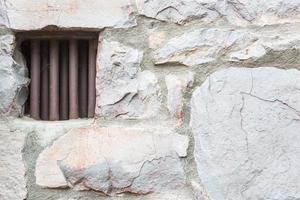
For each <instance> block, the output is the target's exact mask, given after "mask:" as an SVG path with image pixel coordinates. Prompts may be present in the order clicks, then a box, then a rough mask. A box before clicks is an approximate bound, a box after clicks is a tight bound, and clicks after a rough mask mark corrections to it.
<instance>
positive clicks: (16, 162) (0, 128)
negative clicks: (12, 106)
mask: <svg viewBox="0 0 300 200" xmlns="http://www.w3.org/2000/svg"><path fill="white" fill-rule="evenodd" d="M25 136H26V135H25V134H24V133H22V132H20V131H11V130H10V129H9V127H8V126H7V122H4V121H1V120H0V183H1V184H0V199H2V200H13V199H20V200H22V199H25V198H26V194H27V190H26V181H25V164H24V163H23V158H22V150H23V146H24V141H25Z"/></svg>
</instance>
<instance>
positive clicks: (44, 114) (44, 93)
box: [40, 41, 49, 120]
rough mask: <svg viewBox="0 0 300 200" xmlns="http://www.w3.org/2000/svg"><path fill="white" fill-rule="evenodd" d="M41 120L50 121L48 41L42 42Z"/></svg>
mask: <svg viewBox="0 0 300 200" xmlns="http://www.w3.org/2000/svg"><path fill="white" fill-rule="evenodd" d="M41 48H42V49H41V59H42V64H41V65H42V66H41V68H42V69H41V86H40V87H41V119H42V120H49V57H48V56H49V51H48V43H47V41H42V42H41Z"/></svg>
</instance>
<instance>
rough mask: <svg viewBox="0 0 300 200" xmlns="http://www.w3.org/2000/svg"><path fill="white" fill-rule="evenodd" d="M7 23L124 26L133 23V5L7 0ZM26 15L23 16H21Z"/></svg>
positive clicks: (123, 0)
mask: <svg viewBox="0 0 300 200" xmlns="http://www.w3.org/2000/svg"><path fill="white" fill-rule="evenodd" d="M5 2H6V6H7V8H6V10H7V15H8V19H9V27H10V28H12V29H17V30H37V29H42V28H45V27H48V26H56V27H59V28H69V29H76V28H96V29H100V28H104V27H115V28H126V27H131V26H134V25H136V22H135V19H134V16H133V12H134V10H133V5H132V4H131V3H130V1H127V0H111V1H109V2H108V1H105V0H97V1H94V0H68V1H46V0H42V1H26V0H7V1H5ZM24 19H26V20H24Z"/></svg>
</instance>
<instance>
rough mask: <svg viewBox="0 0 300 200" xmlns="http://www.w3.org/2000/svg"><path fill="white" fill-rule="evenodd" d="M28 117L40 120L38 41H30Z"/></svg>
mask: <svg viewBox="0 0 300 200" xmlns="http://www.w3.org/2000/svg"><path fill="white" fill-rule="evenodd" d="M30 68H31V69H30V77H31V84H30V93H31V94H30V116H31V117H32V118H33V119H40V71H41V69H40V41H39V40H32V41H31V67H30Z"/></svg>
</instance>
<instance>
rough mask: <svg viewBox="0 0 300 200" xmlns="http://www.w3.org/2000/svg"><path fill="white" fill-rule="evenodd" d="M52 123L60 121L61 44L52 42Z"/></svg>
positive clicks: (56, 41)
mask: <svg viewBox="0 0 300 200" xmlns="http://www.w3.org/2000/svg"><path fill="white" fill-rule="evenodd" d="M49 119H50V120H51V121H54V120H59V42H58V40H50V114H49Z"/></svg>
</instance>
